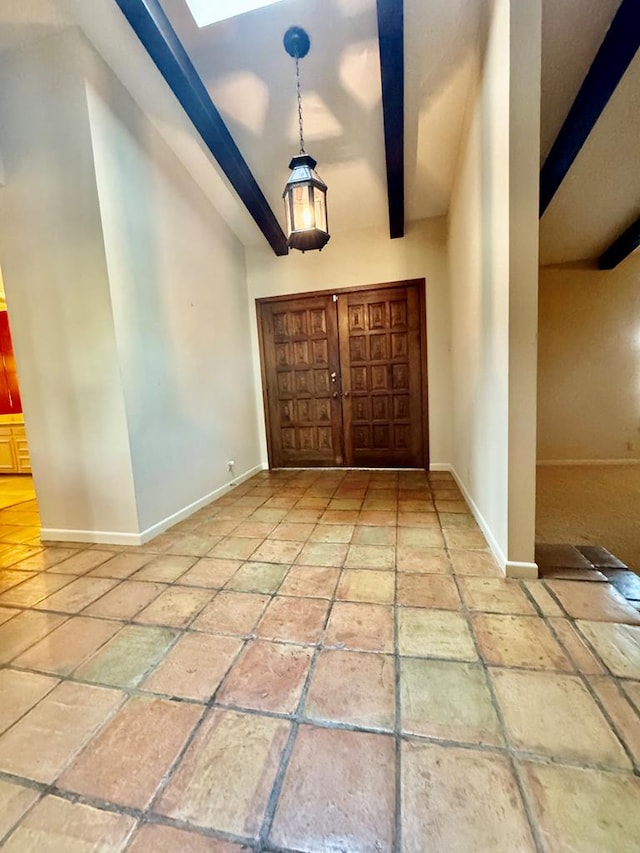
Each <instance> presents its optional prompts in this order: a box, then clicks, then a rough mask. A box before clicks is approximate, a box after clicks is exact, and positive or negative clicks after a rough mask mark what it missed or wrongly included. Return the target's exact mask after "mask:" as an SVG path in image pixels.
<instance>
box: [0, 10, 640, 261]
mask: <svg viewBox="0 0 640 853" xmlns="http://www.w3.org/2000/svg"><path fill="white" fill-rule="evenodd" d="M160 2H161V4H162V6H163V8H164V9H165V11H166V13H167V14H168V16H169V17H170V20H171V21H172V23H173V25H174V27H175V29H176V30H177V32H178V35H179V36H180V38H181V39H182V41H183V43H184V44H185V46H186V48H187V50H188V51H189V53H190V55H191V57H192V59H193V61H194V64H195V66H196V68H197V70H198V71H199V73H200V74H201V76H202V78H203V80H204V82H205V84H206V86H207V87H208V89H209V91H210V93H211V95H212V98H213V100H214V103H215V104H216V106H217V107H218V109H219V110H220V111H221V113H222V114H223V117H224V118H225V121H226V122H227V123H228V126H229V129H230V130H231V132H232V134H233V136H234V138H235V140H236V142H237V144H238V146H239V148H240V150H241V152H242V154H243V155H244V157H245V159H246V160H247V162H248V164H249V166H250V168H251V169H252V171H253V172H254V174H255V176H256V178H257V180H258V183H259V184H260V186H261V188H262V190H263V192H264V193H265V195H266V196H267V199H268V200H269V202H270V204H271V206H272V208H273V210H274V211H275V213H276V215H277V216H278V217H279V219H280V221H281V222H282V212H281V198H280V196H281V192H282V187H283V185H284V182H285V180H286V177H287V164H288V160H289V157H290V156H291V155H292V154H295V153H296V152H297V137H296V104H295V79H294V67H293V61H292V60H291V58H290V57H288V56H287V55H286V53H285V52H284V49H283V48H282V35H283V34H284V31H285V30H286V29H287V27H288V26H290V25H291V24H298V25H301V26H304V27H305V28H306V29H307V30H308V32H309V34H310V36H311V39H312V47H311V52H310V54H309V56H308V57H307V58H305V59H304V60H303V61H302V85H303V99H304V115H305V135H306V141H307V149H308V150H309V151H310V152H311V153H312V154H313V155H314V156H315V157H316V158H317V160H318V163H319V166H318V169H319V172H320V174H321V175H322V176H323V178H324V179H325V180H326V181H327V183H328V184H329V188H330V189H329V193H330V196H329V198H330V216H331V230H332V232H333V233H337V232H340V231H346V230H351V229H354V228H359V227H366V226H380V227H386V225H387V204H386V178H385V162H384V141H383V130H382V110H381V92H380V71H379V56H378V44H377V26H376V12H375V0H281V2H280V3H276V4H275V5H273V6H270V7H266V8H263V9H258V10H256V11H254V12H249V13H246V14H244V15H242V16H239V17H237V18H235V19H231V20H229V21H225V22H221V23H219V24H214V25H211V26H209V27H205V28H203V29H201V30H200V29H198V28H197V27H196V25H195V23H194V21H193V19H192V17H191V14H190V13H189V11H188V9H187V6H186V4H185V0H160ZM484 4H485V0H405V73H406V90H405V105H406V107H405V164H406V166H405V167H406V173H405V196H406V218H407V221H409V222H410V221H412V220H417V219H422V218H425V217H431V216H440V215H443V214H446V212H447V210H448V206H449V200H450V195H451V189H452V184H453V179H454V174H455V168H456V163H457V157H458V152H459V148H460V143H461V136H462V132H463V125H464V114H465V105H466V103H467V99H468V94H469V90H470V87H471V85H473V81H474V79H475V69H476V63H477V56H476V43H477V37H478V31H479V26H480V19H481V16H482V13H483V9H484ZM619 4H620V0H543V39H542V42H543V56H542V102H541V155H542V158H543V159H544V157H545V156H546V155H547V153H548V151H549V148H550V147H551V145H552V143H553V141H554V139H555V136H556V135H557V132H558V130H559V129H560V127H561V125H562V122H563V121H564V118H565V116H566V114H567V112H568V110H569V107H570V106H571V103H572V102H573V99H574V98H575V95H576V93H577V91H578V89H579V87H580V85H581V83H582V80H583V79H584V76H585V74H586V73H587V70H588V68H589V66H590V64H591V62H592V60H593V57H594V56H595V54H596V52H597V50H598V47H599V45H600V43H601V42H602V39H603V37H604V35H605V33H606V30H607V28H608V26H609V23H610V21H611V19H612V18H613V16H614V14H615V12H616V10H617V8H618V6H619ZM71 25H80V26H81V27H82V29H84V31H85V33H86V34H87V36H88V38H89V39H90V40H91V41H92V42H93V43H94V45H95V46H96V47H97V49H98V50H99V51H100V52H101V53H102V55H103V56H104V58H105V59H106V61H107V62H108V63H109V64H110V65H111V66H112V67H113V68H114V70H115V71H116V73H118V75H119V76H120V77H121V79H122V80H123V82H124V84H125V85H126V86H127V87H128V88H129V90H130V91H131V93H132V94H133V95H134V97H135V98H136V99H137V100H138V102H139V103H140V104H141V106H143V108H145V109H146V111H147V112H148V114H149V115H150V116H151V117H152V120H153V121H154V122H155V123H156V126H157V127H158V128H159V129H160V130H161V132H163V134H164V135H165V138H166V139H167V141H168V142H169V144H171V145H172V146H173V147H174V150H175V151H176V153H177V154H178V155H179V156H180V157H181V159H182V160H183V162H184V163H185V165H186V166H187V168H189V170H190V171H191V173H192V174H193V175H194V177H195V178H196V180H198V182H199V183H200V185H201V186H202V187H203V190H204V191H205V192H206V193H207V194H208V195H209V196H210V197H211V198H212V200H215V203H216V204H217V206H218V207H219V209H221V212H222V213H223V215H224V216H225V218H227V221H229V222H230V224H231V225H232V227H233V228H234V230H235V231H236V233H237V234H238V236H239V237H240V239H241V240H242V241H243V242H244V243H245V244H246V245H251V244H261V243H262V242H263V240H264V238H263V237H262V235H261V233H260V232H259V230H258V229H257V228H256V227H255V224H254V223H253V222H252V220H251V218H250V217H249V216H248V214H247V213H246V211H245V210H244V208H242V206H241V205H239V204H238V202H237V199H236V197H235V196H234V194H233V192H232V190H231V189H230V188H229V186H228V184H227V183H226V182H225V178H224V176H222V175H221V174H220V170H219V169H218V168H217V165H216V163H215V162H214V161H213V160H212V158H211V156H210V154H209V153H208V152H207V151H206V149H205V146H204V145H202V144H200V143H199V142H198V140H197V139H195V135H194V134H193V133H191V134H190V133H189V128H190V125H189V122H188V119H186V117H184V115H183V114H181V111H180V107H179V106H178V105H177V102H175V99H173V98H172V96H171V95H170V93H169V91H168V88H167V87H166V84H164V81H162V79H161V78H160V75H159V74H158V72H157V70H156V69H155V67H154V66H153V64H152V62H151V61H150V60H149V59H148V57H147V56H146V54H145V53H144V50H143V48H142V47H141V45H140V44H139V42H138V41H137V39H136V37H135V35H134V34H133V32H132V31H131V30H130V28H129V27H128V25H127V23H126V21H125V20H124V18H123V16H122V14H121V13H120V11H119V9H118V8H117V6H116V4H115V2H114V0H91V2H90V3H89V2H88V0H2V2H1V3H0V52H2V51H4V50H8V49H14V48H16V47H19V46H20V45H22V44H25V43H27V42H29V41H31V40H33V39H35V38H39V37H42V36H44V35H47V34H48V33H51V32H54V31H55V30H56V29H61V28H63V27H66V26H71ZM639 139H640V57H636V58H635V60H634V61H633V63H632V64H631V66H630V67H629V69H628V71H627V72H626V74H625V76H624V78H623V80H622V82H621V84H620V86H619V87H618V89H617V90H616V92H615V93H614V95H613V97H612V98H611V100H610V102H609V104H608V106H607V107H606V109H605V111H604V113H603V114H602V116H601V117H600V119H599V121H598V123H597V124H596V126H595V128H594V130H593V131H592V133H591V135H590V137H589V138H588V140H587V142H586V143H585V145H584V147H583V149H582V150H581V152H580V154H579V155H578V157H577V159H576V161H575V163H574V164H573V166H572V168H571V170H570V172H569V174H568V175H567V177H566V178H565V180H564V182H563V183H562V185H561V186H560V189H559V190H558V192H557V193H556V196H555V197H554V199H553V201H552V202H551V204H550V206H549V208H548V209H547V212H546V213H545V215H544V217H543V218H542V220H541V225H540V258H541V263H543V264H552V263H565V262H571V261H576V260H582V259H585V258H596V257H598V256H599V255H600V254H601V252H602V251H603V250H604V249H605V248H606V247H607V246H608V245H609V244H610V243H611V241H612V240H613V239H614V238H615V237H616V236H617V235H618V234H619V233H620V232H621V231H622V230H624V228H625V227H626V226H627V225H629V224H630V222H632V221H633V220H634V219H636V218H637V216H638V214H640V145H638V140H639Z"/></svg>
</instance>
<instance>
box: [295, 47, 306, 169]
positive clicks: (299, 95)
mask: <svg viewBox="0 0 640 853" xmlns="http://www.w3.org/2000/svg"><path fill="white" fill-rule="evenodd" d="M296 88H297V91H298V125H299V128H300V153H301V154H304V153H305V150H304V135H303V132H302V95H301V93H300V60H299V58H298V54H297V52H296Z"/></svg>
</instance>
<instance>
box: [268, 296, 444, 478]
mask: <svg viewBox="0 0 640 853" xmlns="http://www.w3.org/2000/svg"><path fill="white" fill-rule="evenodd" d="M256 303H257V311H258V330H259V336H260V359H261V364H262V387H263V397H264V406H265V419H266V427H267V446H268V450H269V464H270V466H271V467H272V468H288V467H316V466H326V467H342V466H347V467H356V468H358V467H375V468H426V467H428V464H429V450H428V435H429V430H428V416H427V399H428V395H427V359H426V352H427V348H426V308H425V282H424V279H416V280H411V281H401V282H390V283H386V284H378V285H371V286H366V287H357V288H348V289H342V290H334V291H321V292H315V293H302V294H296V295H293V296H285V297H273V298H265V299H258V300H256Z"/></svg>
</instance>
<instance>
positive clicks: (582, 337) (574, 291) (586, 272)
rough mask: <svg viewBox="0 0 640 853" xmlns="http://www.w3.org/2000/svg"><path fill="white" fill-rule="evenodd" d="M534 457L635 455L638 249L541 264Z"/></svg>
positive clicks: (639, 439) (639, 416) (639, 441)
mask: <svg viewBox="0 0 640 853" xmlns="http://www.w3.org/2000/svg"><path fill="white" fill-rule="evenodd" d="M539 299H540V312H539V333H538V334H539V346H538V458H539V459H541V460H566V459H570V460H580V459H588V460H593V459H603V460H606V459H609V460H612V459H638V458H640V255H638V254H637V253H636V254H633V255H631V256H630V257H629V258H628V259H627V260H625V261H624V262H623V263H622V264H620V266H618V267H616V269H615V270H607V271H601V270H598V269H597V268H596V264H595V262H584V263H583V264H578V263H576V264H572V265H567V266H560V267H543V268H541V269H540V291H539Z"/></svg>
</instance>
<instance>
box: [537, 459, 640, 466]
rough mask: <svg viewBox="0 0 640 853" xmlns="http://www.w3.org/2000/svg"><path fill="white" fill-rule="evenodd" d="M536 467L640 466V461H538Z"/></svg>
mask: <svg viewBox="0 0 640 853" xmlns="http://www.w3.org/2000/svg"><path fill="white" fill-rule="evenodd" d="M536 465H540V466H541V467H549V466H552V465H558V466H560V465H640V459H629V458H628V457H627V458H625V459H538V461H537V462H536Z"/></svg>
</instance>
